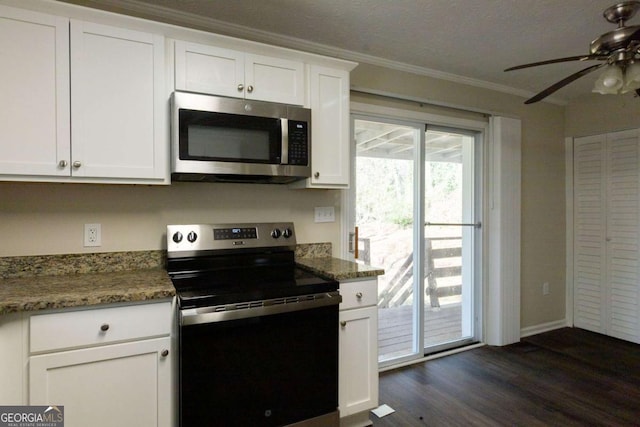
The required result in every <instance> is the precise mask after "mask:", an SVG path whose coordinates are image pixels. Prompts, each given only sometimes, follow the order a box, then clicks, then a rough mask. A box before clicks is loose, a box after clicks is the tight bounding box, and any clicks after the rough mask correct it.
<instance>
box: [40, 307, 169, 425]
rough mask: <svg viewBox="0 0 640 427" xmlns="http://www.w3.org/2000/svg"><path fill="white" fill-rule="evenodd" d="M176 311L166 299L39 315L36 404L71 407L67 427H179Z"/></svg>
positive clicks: (68, 410) (67, 411) (67, 410)
mask: <svg viewBox="0 0 640 427" xmlns="http://www.w3.org/2000/svg"><path fill="white" fill-rule="evenodd" d="M171 312H172V311H171V303H169V302H166V303H151V304H141V305H132V306H123V307H114V308H102V309H93V310H81V311H71V312H66V311H65V312H59V313H52V314H44V315H37V316H32V319H31V322H30V332H31V335H30V342H31V349H30V351H31V356H30V357H29V404H31V405H59V406H64V415H65V426H67V427H84V426H92V427H111V426H113V427H116V426H118V427H122V426H131V427H144V426H148V427H172V426H173V425H174V424H175V422H174V420H175V417H174V411H173V408H174V398H173V392H172V389H173V387H172V381H173V379H172V370H173V365H174V364H173V357H174V354H173V353H174V352H173V349H172V341H171V337H170V331H171V319H172V316H171ZM56 337H59V338H60V339H58V340H57V339H56Z"/></svg>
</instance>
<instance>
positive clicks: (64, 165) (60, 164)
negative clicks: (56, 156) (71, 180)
mask: <svg viewBox="0 0 640 427" xmlns="http://www.w3.org/2000/svg"><path fill="white" fill-rule="evenodd" d="M67 164H68V163H67V161H66V160H60V161H59V162H58V166H59V167H61V168H66V167H67Z"/></svg>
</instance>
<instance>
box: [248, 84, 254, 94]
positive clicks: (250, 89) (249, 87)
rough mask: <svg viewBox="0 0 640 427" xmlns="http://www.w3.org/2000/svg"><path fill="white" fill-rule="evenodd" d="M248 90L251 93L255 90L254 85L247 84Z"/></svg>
mask: <svg viewBox="0 0 640 427" xmlns="http://www.w3.org/2000/svg"><path fill="white" fill-rule="evenodd" d="M247 92H249V93H251V92H253V86H251V85H249V86H247Z"/></svg>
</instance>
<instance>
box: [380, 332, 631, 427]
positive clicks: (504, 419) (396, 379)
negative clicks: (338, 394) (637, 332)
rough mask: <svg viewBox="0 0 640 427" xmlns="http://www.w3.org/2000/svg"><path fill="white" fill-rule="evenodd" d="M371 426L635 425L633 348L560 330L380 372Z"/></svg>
mask: <svg viewBox="0 0 640 427" xmlns="http://www.w3.org/2000/svg"><path fill="white" fill-rule="evenodd" d="M383 403H386V404H387V405H389V406H391V407H392V408H393V409H395V410H396V412H395V413H393V414H391V415H388V416H386V417H383V418H378V417H376V416H375V415H373V414H371V419H372V421H373V425H374V426H379V427H386V426H398V427H400V426H402V427H411V426H597V425H601V426H640V345H637V344H633V343H629V342H626V341H621V340H617V339H615V338H610V337H606V336H604V335H599V334H595V333H591V332H588V331H584V330H580V329H575V328H563V329H559V330H556V331H551V332H547V333H544V334H539V335H535V336H532V337H527V338H524V339H523V340H522V342H520V343H517V344H513V345H510V346H505V347H490V346H485V347H480V348H477V349H474V350H470V351H465V352H462V353H458V354H455V355H452V356H446V357H443V358H440V359H434V360H431V361H427V362H423V363H420V364H416V365H412V366H408V367H405V368H400V369H397V370H393V371H388V372H384V373H381V374H380V404H383Z"/></svg>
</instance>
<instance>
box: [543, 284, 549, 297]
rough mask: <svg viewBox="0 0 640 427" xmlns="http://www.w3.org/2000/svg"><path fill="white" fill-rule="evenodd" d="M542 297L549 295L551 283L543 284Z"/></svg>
mask: <svg viewBox="0 0 640 427" xmlns="http://www.w3.org/2000/svg"><path fill="white" fill-rule="evenodd" d="M542 295H549V282H544V283H543V284H542Z"/></svg>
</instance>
